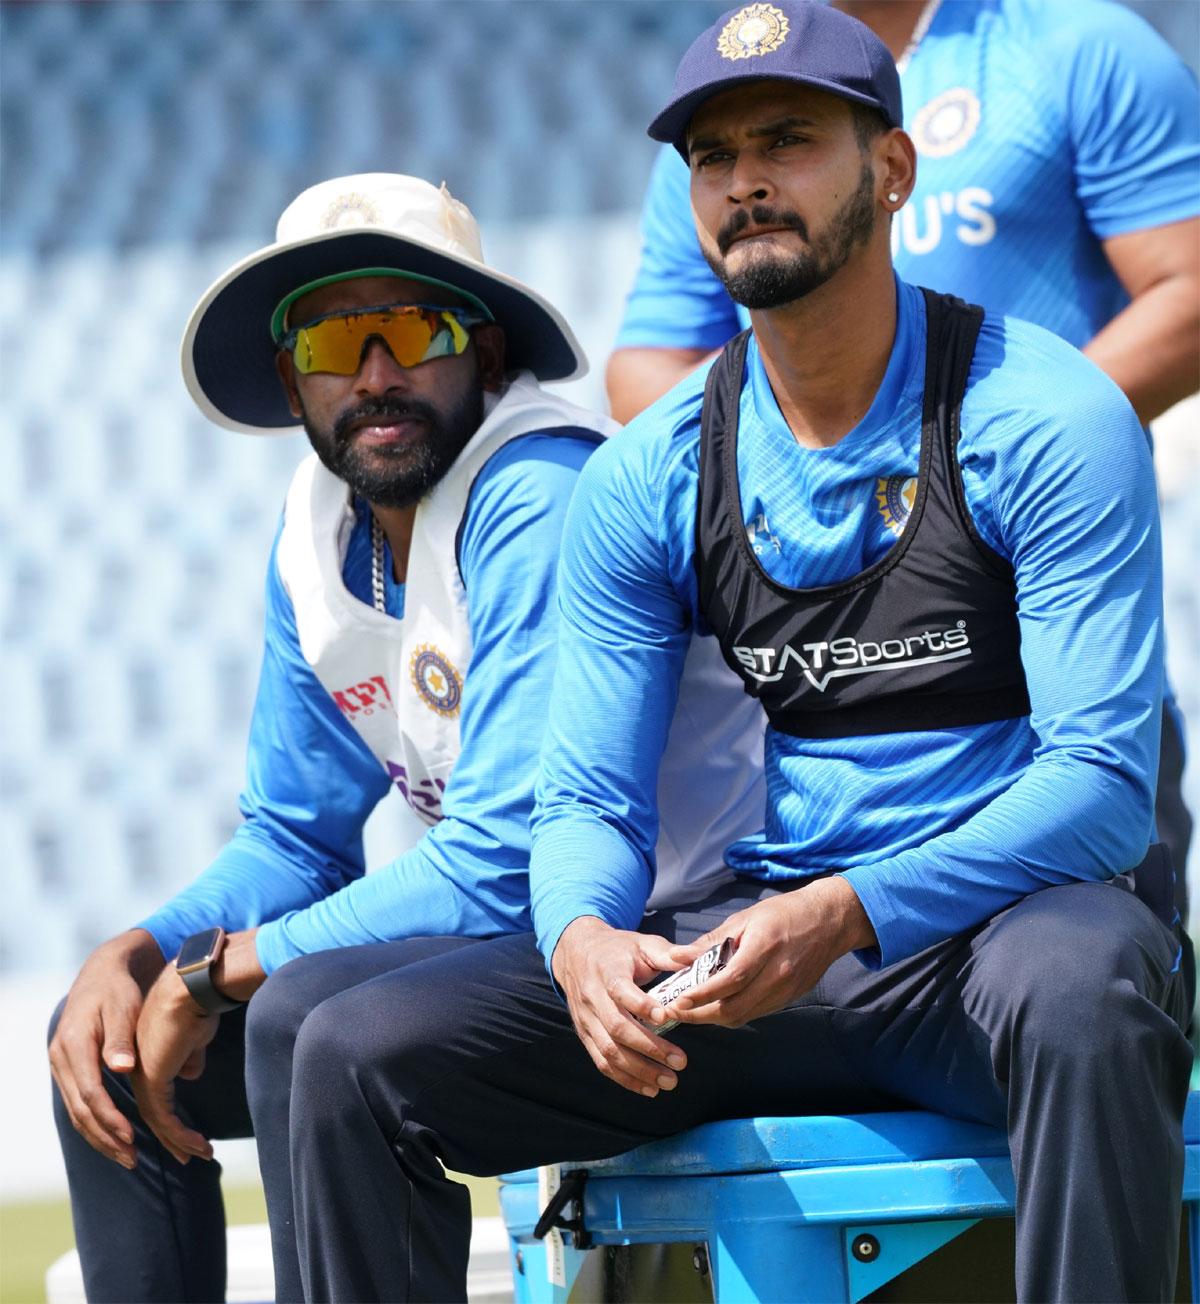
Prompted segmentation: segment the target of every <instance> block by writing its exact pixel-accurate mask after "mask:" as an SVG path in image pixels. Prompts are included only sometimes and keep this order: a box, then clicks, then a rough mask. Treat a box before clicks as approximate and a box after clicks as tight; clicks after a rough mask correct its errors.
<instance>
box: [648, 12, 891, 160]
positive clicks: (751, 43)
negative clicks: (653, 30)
mask: <svg viewBox="0 0 1200 1304" xmlns="http://www.w3.org/2000/svg"><path fill="white" fill-rule="evenodd" d="M764 78H777V79H778V80H780V81H791V82H801V83H803V84H804V85H805V86H813V87H815V88H816V89H817V90H820V91H828V92H829V94H830V95H839V96H841V97H842V99H846V100H853V101H854V103H855V104H865V105H866V106H867V107H868V108H872V109H878V111H879V112H880V113H881V114H882V115H883V118H884V120H885V121H886V122H887V124H888V126H889V127H898V126H900V124H901V120H902V118H903V108H902V105H901V100H900V74H899V73H898V72H897V71H896V62H895V60H894V59H893V58H892V55H891V52H890V51H889V50H888V48H887V46H886V45H884V43H883V42H882V41H881V40H880V39H879V37H878V36H876V35H875V33H874V32H873V31H871V29H870V28H869V27H867V26H866V25H865V24H864V23H860V22H859V21H858V19H857V18H851V17H850V15H849V14H844V13H841V12H840V11H839V10H837V9H832V8H830V7H829V5H827V4H821V3H819V2H818V0H774V2H773V3H767V4H749V5H742V6H741V8H739V9H731V10H730V11H729V12H728V13H726V14H722V15H721V17H720V18H718V19H717V21H716V22H715V23H713V25H712V26H711V27H710V28H709V29H708V30H707V31H706V32H702V33H701V34H700V35H699V36H698V37H697V38H696V39H695V40H694V41H693V42H692V44H691V46H690V47H689V48H688V51H687V53H686V54H685V55H684V56H683V58H682V60H681V61H680V64H679V68H678V70H677V71H676V73H675V87H674V91H673V93H672V95H671V102H670V103H669V104H668V105H667V107H666V108H665V109H663V111H662V112H661V113H660V114H659V115H658V117H656V118H655V119H654V121H653V122H652V123H651V124H650V126H649V129H648V131H649V135H650V137H651V138H652V139H653V140H661V141H665V142H666V143H667V144H670V145H674V146H675V148H676V149H677V150H678V151H679V152H680V154H682V155H683V157H684V158H685V159H686V158H687V129H688V123H689V122H691V120H692V115H693V114H694V113H695V112H696V110H697V109H698V108H699V107H700V105H701V104H703V103H704V101H705V100H707V99H711V98H712V96H714V95H719V94H720V93H721V92H722V91H726V90H729V89H731V88H732V87H734V86H738V85H741V84H742V83H744V82H752V81H761V80H762V79H764Z"/></svg>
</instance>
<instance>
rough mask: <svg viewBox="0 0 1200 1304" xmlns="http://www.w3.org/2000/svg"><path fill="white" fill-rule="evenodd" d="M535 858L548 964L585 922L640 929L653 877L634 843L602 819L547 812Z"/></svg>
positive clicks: (537, 907)
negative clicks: (569, 931)
mask: <svg viewBox="0 0 1200 1304" xmlns="http://www.w3.org/2000/svg"><path fill="white" fill-rule="evenodd" d="M534 854H535V861H536V864H537V866H538V868H537V871H536V872H535V873H533V874H531V878H530V891H531V897H532V902H531V910H532V915H533V925H534V931H535V932H536V934H537V943H538V949H539V950H540V951H541V952H542V954H543V955H544V956H545V957H546V961H547V963H549V962H550V960H551V958H552V957H553V955H554V952H555V948H556V947H557V945H558V942H559V939H560V938H561V937H562V935H563V933H564V932H565V931H566V930H567V929H568V928H569V927H570V926H571V924H572V923H573V922H574V921H575V920H577V919H580V918H582V917H584V916H594V917H595V918H596V919H598V920H602V921H603V922H604V923H605V924H607V925H608V926H609V927H611V928H623V929H634V928H636V927H637V926H638V922H639V921H640V920H641V917H642V915H643V913H644V912H645V908H646V900H647V898H648V897H649V895H650V888H651V876H650V871H649V868H648V867H647V865H646V862H645V860H644V859H643V858H642V857H640V856H638V855H637V854H636V852H635V851H634V850H633V848H632V846H631V844H630V842H629V840H628V839H627V838H626V837H624V836H622V835H621V834H620V833H619V832H617V831H616V830H615V829H614V828H613V827H612V826H611V825H609V824H607V823H606V822H605V821H604V820H603V819H600V818H598V817H594V816H589V815H588V814H587V813H586V812H584V811H580V810H578V809H576V810H568V809H562V810H559V811H555V810H553V809H547V810H546V812H545V814H544V815H543V816H542V818H541V821H540V824H539V828H538V832H537V835H536V841H535V853H534Z"/></svg>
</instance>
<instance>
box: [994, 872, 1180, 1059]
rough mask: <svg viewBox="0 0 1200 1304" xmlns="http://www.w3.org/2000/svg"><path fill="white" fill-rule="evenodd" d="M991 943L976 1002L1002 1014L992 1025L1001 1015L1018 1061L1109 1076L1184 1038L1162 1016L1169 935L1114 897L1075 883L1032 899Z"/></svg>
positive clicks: (1128, 897)
mask: <svg viewBox="0 0 1200 1304" xmlns="http://www.w3.org/2000/svg"><path fill="white" fill-rule="evenodd" d="M991 941H992V942H994V945H993V946H991V947H989V951H990V953H989V954H988V955H987V958H986V961H985V969H986V976H987V977H988V978H990V979H991V981H990V982H985V984H984V987H985V988H987V989H988V990H987V994H986V995H985V996H984V997H983V999H984V1000H990V1001H991V1002H993V1003H995V1004H996V1005H997V1006H1001V1007H1002V1010H1000V1009H997V1010H993V1011H992V1015H993V1019H994V1017H995V1015H997V1014H1000V1015H1001V1022H1002V1024H1003V1025H1005V1026H1006V1027H1007V1031H1008V1033H1009V1034H1010V1038H1011V1044H1012V1045H1013V1046H1014V1048H1018V1047H1019V1048H1020V1050H1021V1051H1022V1052H1023V1053H1024V1054H1036V1055H1039V1056H1051V1057H1053V1058H1054V1059H1056V1060H1064V1061H1069V1062H1071V1063H1074V1064H1076V1065H1077V1066H1081V1065H1082V1064H1084V1063H1086V1062H1088V1061H1091V1062H1093V1063H1095V1064H1100V1065H1103V1064H1107V1065H1108V1066H1109V1067H1110V1070H1111V1069H1115V1068H1116V1066H1117V1065H1119V1064H1120V1063H1121V1062H1122V1061H1124V1060H1127V1059H1128V1058H1129V1057H1130V1056H1134V1057H1135V1058H1139V1059H1140V1058H1144V1057H1145V1056H1146V1054H1147V1052H1148V1051H1150V1050H1151V1045H1152V1044H1153V1043H1157V1042H1163V1041H1165V1040H1171V1039H1173V1038H1177V1037H1178V1036H1180V1035H1181V1034H1180V1033H1179V1029H1178V1028H1177V1027H1176V1026H1175V1023H1174V1020H1173V1019H1172V1018H1171V1017H1170V1016H1169V1015H1168V1014H1167V1013H1166V1012H1165V1009H1164V1007H1165V1004H1166V993H1167V988H1168V985H1169V984H1170V982H1171V981H1172V969H1173V967H1174V961H1175V949H1174V947H1173V945H1172V943H1171V939H1170V935H1169V934H1168V933H1167V931H1166V930H1165V929H1164V928H1163V927H1162V925H1161V924H1160V923H1159V922H1158V920H1157V919H1155V918H1154V917H1153V915H1152V914H1151V912H1150V911H1149V910H1148V909H1147V908H1146V907H1145V906H1144V905H1143V904H1142V903H1141V902H1140V901H1138V900H1137V899H1136V898H1135V897H1133V896H1132V894H1130V893H1128V892H1124V891H1122V890H1121V889H1120V888H1117V887H1113V886H1112V885H1110V884H1102V883H1080V884H1072V885H1071V886H1069V887H1066V888H1052V889H1048V890H1047V891H1045V892H1040V893H1037V894H1035V895H1034V896H1032V897H1029V898H1027V899H1026V901H1024V902H1022V903H1021V907H1020V908H1018V909H1015V910H1014V911H1012V912H1011V913H1010V914H1009V915H1008V916H1007V917H1006V918H1005V919H1004V920H1003V921H1002V923H1001V924H1000V926H999V927H998V928H997V930H996V935H995V937H994V938H993V939H991ZM993 1019H989V1022H991V1021H993Z"/></svg>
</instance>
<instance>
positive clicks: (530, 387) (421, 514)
mask: <svg viewBox="0 0 1200 1304" xmlns="http://www.w3.org/2000/svg"><path fill="white" fill-rule="evenodd" d="M564 427H569V428H573V429H576V430H579V429H583V430H588V431H594V432H595V433H596V434H598V435H600V436H602V437H605V436H608V435H610V434H612V433H613V432H615V431H616V430H617V428H618V427H617V425H616V423H615V422H613V421H612V420H610V419H609V418H607V417H603V416H600V415H599V414H597V413H594V412H588V411H586V410H585V409H583V408H579V407H576V406H575V405H574V404H571V403H568V402H566V401H565V400H564V399H561V398H558V397H557V396H555V395H553V394H551V393H549V392H548V391H546V390H543V389H542V388H541V387H540V386H539V385H538V384H537V382H536V381H535V380H534V379H533V377H532V376H531V375H530V374H529V373H528V372H523V373H522V374H521V375H519V376H518V377H517V378H516V379H515V380H513V381H512V382H511V384H510V385H509V386H508V389H507V390H506V391H505V393H504V395H503V396H502V397H501V398H500V400H499V401H498V402H497V403H496V404H495V406H494V407H493V408H492V410H491V412H490V413H489V415H488V416H487V418H486V419H485V420H484V422H483V424H482V425H481V426H480V427H479V429H478V430H477V431H476V432H475V434H474V435H473V436H472V437H471V439H470V441H469V442H468V444H467V446H466V447H465V448H464V449H463V451H462V452H461V453H460V454H459V456H458V457H457V458H456V459H455V462H454V464H453V466H452V467H451V468H450V470H449V471H448V472H447V473H446V475H445V476H444V477H443V478H442V480H441V481H439V483H438V484H437V485H436V486H435V487H434V488H433V490H432V491H431V492H430V493H429V494H428V495H426V497H425V498H423V499H422V500H421V501H420V503H419V504H418V505H417V511H416V517H415V520H414V524H413V536H412V543H411V547H410V550H409V559H408V572H407V577H406V582H405V595H404V617H403V619H401V620H396V619H395V618H394V617H392V616H389V615H387V614H385V613H383V612H379V611H376V610H375V609H374V608H373V607H371V606H368V605H367V604H366V603H364V602H361V601H360V600H359V599H358V598H356V597H355V596H354V595H353V594H352V593H351V592H350V591H349V590H348V589H347V588H346V585H345V581H344V580H343V578H342V567H343V565H344V563H345V558H346V548H347V546H348V543H349V538H350V534H351V531H352V530H353V528H354V523H355V515H354V508H353V506H352V503H351V495H350V491H349V489H348V487H347V485H346V484H345V482H344V481H342V480H339V479H338V478H337V477H336V476H335V475H333V474H332V472H330V471H328V470H326V468H325V467H324V466H323V465H322V464H321V462H320V461H319V460H318V458H317V456H316V454H315V453H314V454H311V455H310V456H309V457H307V458H305V460H304V461H303V462H302V463H301V464H300V466H299V468H298V469H297V471H296V474H295V476H294V478H293V480H292V483H291V486H290V488H289V490H288V495H287V504H286V508H285V514H284V525H283V531H282V533H281V535H280V540H279V548H278V552H277V558H278V565H279V573H280V578H281V579H282V581H283V584H284V587H285V589H286V590H287V592H288V595H289V596H290V598H291V600H292V606H293V608H294V611H295V617H296V629H297V632H298V634H299V638H300V649H301V651H302V653H303V654H304V659H305V660H306V661H307V662H308V664H309V665H310V666H311V667H312V669H313V673H314V674H315V675H316V677H317V679H318V680H319V681H320V683H321V684H322V685H323V686H324V687H325V688H326V689H327V690H328V692H329V693H330V695H331V696H332V697H333V700H334V701H335V702H336V703H337V706H338V708H339V710H341V712H342V714H343V715H344V716H345V717H346V719H347V720H348V721H349V722H350V724H351V725H352V726H353V727H354V729H355V730H356V731H357V732H358V734H359V736H360V737H361V738H362V739H363V741H364V742H365V743H366V745H367V746H368V748H370V750H371V753H372V754H373V755H374V756H375V758H376V759H377V760H378V761H379V763H380V764H381V765H382V766H383V767H384V769H385V770H386V771H387V773H388V776H389V777H390V778H391V780H392V782H393V783H394V784H395V785H396V787H397V789H398V790H399V792H400V794H401V796H402V797H403V798H404V799H405V801H406V802H407V803H408V804H409V806H410V807H411V808H412V809H413V810H414V811H415V812H416V814H417V815H418V816H419V817H420V819H421V820H423V821H424V822H425V823H426V824H427V825H433V824H436V823H437V822H438V821H439V820H440V819H441V818H442V794H443V793H444V792H445V790H446V785H447V784H448V783H449V781H450V774H451V771H452V770H453V768H454V765H455V762H456V761H457V760H458V754H459V750H460V745H461V744H460V739H459V714H460V710H461V705H462V693H463V685H464V682H465V680H466V676H467V673H468V671H469V669H470V663H471V647H472V643H471V626H470V620H469V613H468V607H467V595H466V591H465V590H464V588H463V584H462V577H461V576H460V575H459V572H458V562H457V558H456V548H455V543H456V537H457V534H458V529H459V525H460V523H461V521H462V519H463V516H464V514H465V512H466V508H467V500H468V498H469V496H470V492H471V486H472V485H473V484H474V481H475V477H476V476H477V475H478V473H479V471H480V470H481V469H482V467H483V466H484V464H485V463H486V462H487V461H488V459H489V458H490V457H491V456H492V455H493V454H494V453H496V452H497V451H499V449H500V448H502V447H503V446H504V445H505V444H507V443H508V442H509V441H510V440H513V439H516V438H518V437H519V436H521V435H525V434H530V433H533V432H535V431H544V430H555V429H562V428H564ZM762 747H763V715H762V711H761V709H760V708H759V706H758V704H757V703H756V702H755V701H753V699H751V698H749V697H748V696H747V695H746V694H745V693H744V692H743V691H742V688H741V684H740V682H739V680H738V679H737V677H736V676H735V675H734V674H733V673H732V672H731V671H730V670H729V668H728V667H727V666H726V665H725V663H724V661H723V660H722V658H721V654H720V649H719V647H718V645H717V640H716V639H713V638H698V639H694V640H693V642H692V647H691V650H690V652H689V654H688V659H687V663H686V666H685V669H684V675H683V681H682V683H681V685H680V695H679V703H678V706H677V707H676V712H675V717H674V721H673V723H672V726H671V731H670V736H669V738H668V743H667V749H666V753H665V754H664V757H663V763H662V767H661V770H660V772H659V781H658V796H659V817H660V830H659V839H658V847H657V875H656V880H655V886H654V890H653V893H652V895H651V898H650V906H651V907H652V908H653V907H658V906H664V905H671V904H681V903H683V902H687V901H695V900H698V899H699V898H700V897H701V896H703V895H705V894H706V892H707V891H709V890H711V889H712V888H713V887H715V886H716V885H717V884H718V883H719V882H721V881H722V880H724V879H727V878H728V877H729V871H728V869H726V867H725V864H724V856H723V853H724V849H725V847H726V846H727V845H728V844H729V843H730V842H732V841H734V840H735V839H736V838H739V837H743V836H745V835H747V834H749V833H753V832H755V831H756V830H757V829H759V828H760V827H761V825H762V818H763V813H764V806H765V785H764V782H763V769H762Z"/></svg>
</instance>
